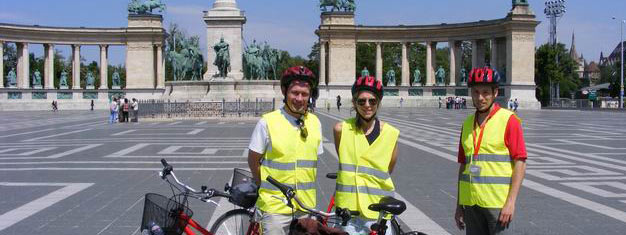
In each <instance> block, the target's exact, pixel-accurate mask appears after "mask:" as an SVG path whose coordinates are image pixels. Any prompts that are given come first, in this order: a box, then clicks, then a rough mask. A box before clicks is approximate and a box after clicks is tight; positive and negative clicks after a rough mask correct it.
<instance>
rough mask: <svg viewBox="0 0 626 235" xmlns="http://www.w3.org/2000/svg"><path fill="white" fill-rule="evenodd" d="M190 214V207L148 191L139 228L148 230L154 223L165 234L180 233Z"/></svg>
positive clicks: (191, 213) (178, 234)
mask: <svg viewBox="0 0 626 235" xmlns="http://www.w3.org/2000/svg"><path fill="white" fill-rule="evenodd" d="M192 215H193V212H192V211H191V209H189V208H188V207H186V206H185V205H182V204H180V203H178V202H176V201H175V200H172V199H169V198H167V197H165V196H162V195H159V194H156V193H148V194H146V197H145V202H144V207H143V217H142V219H141V230H143V229H148V230H150V228H151V227H152V224H156V225H158V226H159V227H161V229H162V230H163V232H165V234H177V235H180V234H182V233H183V230H184V229H185V227H186V226H187V219H186V218H188V219H190V218H191V216H192Z"/></svg>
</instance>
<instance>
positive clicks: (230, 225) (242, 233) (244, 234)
mask: <svg viewBox="0 0 626 235" xmlns="http://www.w3.org/2000/svg"><path fill="white" fill-rule="evenodd" d="M252 223H253V215H252V214H251V213H250V211H248V210H246V209H235V210H231V211H228V212H226V214H223V215H222V216H220V217H219V218H217V220H215V223H214V224H213V226H211V233H213V234H220V235H221V234H227V235H235V234H238V235H248V228H249V227H250V225H251V224H252ZM253 232H254V231H253ZM257 234H258V233H257Z"/></svg>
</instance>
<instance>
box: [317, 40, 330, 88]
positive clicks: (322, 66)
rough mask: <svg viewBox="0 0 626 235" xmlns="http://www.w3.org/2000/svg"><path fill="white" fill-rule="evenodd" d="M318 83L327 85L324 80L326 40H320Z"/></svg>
mask: <svg viewBox="0 0 626 235" xmlns="http://www.w3.org/2000/svg"><path fill="white" fill-rule="evenodd" d="M319 72H320V74H319V78H320V80H319V81H320V84H321V83H322V82H323V83H324V84H325V85H328V81H326V42H320V71H319Z"/></svg>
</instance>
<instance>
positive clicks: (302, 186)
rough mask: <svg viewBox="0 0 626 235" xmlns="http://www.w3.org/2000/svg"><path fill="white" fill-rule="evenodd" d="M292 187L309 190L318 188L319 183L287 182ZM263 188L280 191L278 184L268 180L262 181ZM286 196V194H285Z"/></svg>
mask: <svg viewBox="0 0 626 235" xmlns="http://www.w3.org/2000/svg"><path fill="white" fill-rule="evenodd" d="M285 185H287V186H289V187H291V188H294V189H295V188H297V189H298V190H309V189H316V188H317V184H316V183H315V182H308V183H298V184H297V185H293V184H285ZM261 188H264V189H269V190H274V191H280V189H278V188H277V187H276V186H274V185H273V184H271V183H269V182H267V181H262V182H261ZM283 197H284V196H283Z"/></svg>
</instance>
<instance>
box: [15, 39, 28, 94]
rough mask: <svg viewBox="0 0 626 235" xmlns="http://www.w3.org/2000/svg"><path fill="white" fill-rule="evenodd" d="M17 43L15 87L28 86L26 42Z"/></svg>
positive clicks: (26, 87)
mask: <svg viewBox="0 0 626 235" xmlns="http://www.w3.org/2000/svg"><path fill="white" fill-rule="evenodd" d="M16 45H17V87H18V88H25V89H28V88H30V60H29V58H28V43H23V42H19V43H16Z"/></svg>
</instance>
